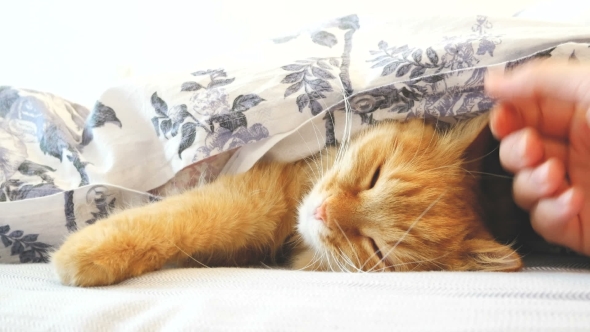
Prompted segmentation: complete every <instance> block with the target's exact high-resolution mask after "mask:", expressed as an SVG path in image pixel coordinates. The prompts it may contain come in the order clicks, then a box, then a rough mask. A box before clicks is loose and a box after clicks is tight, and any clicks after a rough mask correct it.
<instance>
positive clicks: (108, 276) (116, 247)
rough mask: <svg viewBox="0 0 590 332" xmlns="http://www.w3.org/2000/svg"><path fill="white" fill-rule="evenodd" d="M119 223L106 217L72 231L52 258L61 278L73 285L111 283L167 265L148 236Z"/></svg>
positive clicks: (64, 282) (102, 284) (87, 285)
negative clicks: (152, 245)
mask: <svg viewBox="0 0 590 332" xmlns="http://www.w3.org/2000/svg"><path fill="white" fill-rule="evenodd" d="M118 226H119V225H116V224H115V223H113V222H111V220H103V221H99V222H97V223H96V224H94V225H91V226H88V227H86V228H84V229H82V230H80V231H78V232H76V233H74V234H72V235H71V236H70V237H69V238H68V239H67V240H66V241H65V243H64V244H63V245H62V246H61V247H60V248H59V250H57V251H56V252H55V253H54V254H53V255H52V258H51V262H52V264H53V266H54V268H55V270H56V272H57V275H58V276H59V279H60V281H61V282H62V283H63V284H65V285H71V286H84V287H89V286H104V285H112V284H115V283H118V282H120V281H123V280H125V279H128V278H131V277H134V276H138V275H140V274H142V273H145V272H149V271H153V270H156V269H158V268H160V267H161V266H162V265H163V264H164V262H165V259H164V257H162V255H161V254H160V253H159V252H158V251H156V250H154V248H153V247H151V246H149V240H148V239H146V238H145V237H143V238H142V237H141V234H136V232H134V230H133V229H129V228H126V229H121V227H118Z"/></svg>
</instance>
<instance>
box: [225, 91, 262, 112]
mask: <svg viewBox="0 0 590 332" xmlns="http://www.w3.org/2000/svg"><path fill="white" fill-rule="evenodd" d="M263 101H264V99H262V98H260V96H258V95H256V94H253V93H251V94H247V95H239V96H237V97H236V99H234V103H233V106H232V108H231V110H232V111H234V112H244V111H247V110H249V109H251V108H252V107H254V106H256V105H258V104H260V103H261V102H263Z"/></svg>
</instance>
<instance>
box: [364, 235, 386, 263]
mask: <svg viewBox="0 0 590 332" xmlns="http://www.w3.org/2000/svg"><path fill="white" fill-rule="evenodd" d="M367 239H369V242H370V243H371V246H372V247H373V251H374V252H375V255H377V257H378V258H379V260H380V261H382V260H383V253H382V252H381V249H379V246H378V245H377V243H376V242H375V240H373V238H372V237H367Z"/></svg>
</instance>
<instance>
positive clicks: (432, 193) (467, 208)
mask: <svg viewBox="0 0 590 332" xmlns="http://www.w3.org/2000/svg"><path fill="white" fill-rule="evenodd" d="M486 126H487V116H486V115H484V116H480V117H478V118H475V119H472V120H469V121H465V122H462V123H460V124H459V125H456V126H453V127H451V128H450V129H448V130H435V129H434V126H432V125H429V124H426V123H425V122H424V121H423V120H411V121H407V122H403V123H402V122H382V123H379V124H377V125H375V126H374V127H372V128H370V129H368V130H366V131H364V132H362V133H360V134H358V135H357V136H356V137H354V139H353V140H352V142H351V144H350V145H349V147H348V148H347V150H346V151H345V152H344V154H343V155H342V157H341V158H338V159H337V160H336V161H335V163H334V166H333V167H332V168H331V169H330V170H328V171H327V172H326V173H325V174H324V175H323V176H322V177H321V179H320V180H319V181H318V182H317V183H316V184H315V186H314V188H313V189H312V191H311V192H310V193H309V195H307V196H306V197H305V198H304V200H303V202H302V204H301V206H300V209H299V220H298V231H299V233H300V235H301V236H302V238H303V240H304V241H305V242H306V243H307V245H308V246H309V248H310V250H309V252H308V254H310V257H307V258H305V257H300V258H299V261H298V262H295V263H294V265H295V267H297V268H303V267H304V266H305V265H306V264H310V267H311V268H313V269H327V270H347V271H357V270H363V271H410V270H413V271H419V270H486V271H513V270H518V269H519V268H520V267H521V265H522V263H521V259H520V256H519V255H518V254H517V253H515V252H514V250H513V249H512V248H510V247H509V246H507V245H502V244H500V243H498V242H496V241H494V239H493V238H492V236H491V235H490V233H489V232H488V231H487V230H486V228H485V226H484V224H483V222H482V220H481V211H480V209H479V204H478V199H477V197H476V193H477V189H476V188H477V183H478V182H477V181H478V176H477V170H478V168H479V162H480V161H481V159H482V158H481V157H482V156H483V154H485V152H489V151H483V150H482V147H483V146H485V144H482V142H483V141H485V135H484V132H485V129H486V128H487V127H486ZM477 156H478V157H477Z"/></svg>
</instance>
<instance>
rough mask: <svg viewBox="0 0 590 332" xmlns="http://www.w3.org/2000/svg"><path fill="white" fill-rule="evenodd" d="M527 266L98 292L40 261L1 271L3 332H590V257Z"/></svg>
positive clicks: (164, 278) (218, 275)
mask: <svg viewBox="0 0 590 332" xmlns="http://www.w3.org/2000/svg"><path fill="white" fill-rule="evenodd" d="M564 259H565V258H564ZM557 261H559V262H562V263H563V259H562V258H559V259H557ZM530 262H531V261H530V260H529V265H533V266H532V267H529V268H527V269H526V270H525V271H524V272H519V273H479V272H474V273H464V272H463V273H452V272H423V273H370V274H354V273H350V274H345V273H327V272H300V271H285V270H274V269H232V268H218V269H170V270H163V271H158V272H154V273H151V274H148V275H144V276H142V277H139V278H135V279H132V280H128V281H126V282H123V283H122V284H119V285H115V286H110V287H97V288H73V287H66V286H62V285H61V284H59V283H58V281H57V278H56V277H54V275H53V272H52V270H51V266H50V265H47V264H20V265H0V299H2V300H1V302H0V330H2V331H17V330H19V331H37V330H43V331H58V330H59V331H66V330H71V331H154V330H185V331H186V330H195V331H205V330H206V331H210V330H212V331H237V330H241V331H313V330H317V331H326V330H356V331H360V330H365V331H379V330H386V331H392V330H396V331H418V330H420V331H423V330H431V331H491V330H501V331H528V330H535V331H554V330H559V331H580V330H589V329H590V273H588V272H589V271H590V270H587V269H586V268H588V266H589V264H588V261H587V260H582V261H572V262H570V263H568V264H565V265H564V264H561V266H562V267H561V268H555V267H551V264H550V262H549V264H548V263H547V262H548V261H547V260H544V261H543V264H542V265H543V267H540V266H538V265H537V267H535V265H536V263H535V262H534V261H533V263H532V264H531V263H530ZM537 263H538V262H537ZM563 266H567V268H563Z"/></svg>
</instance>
